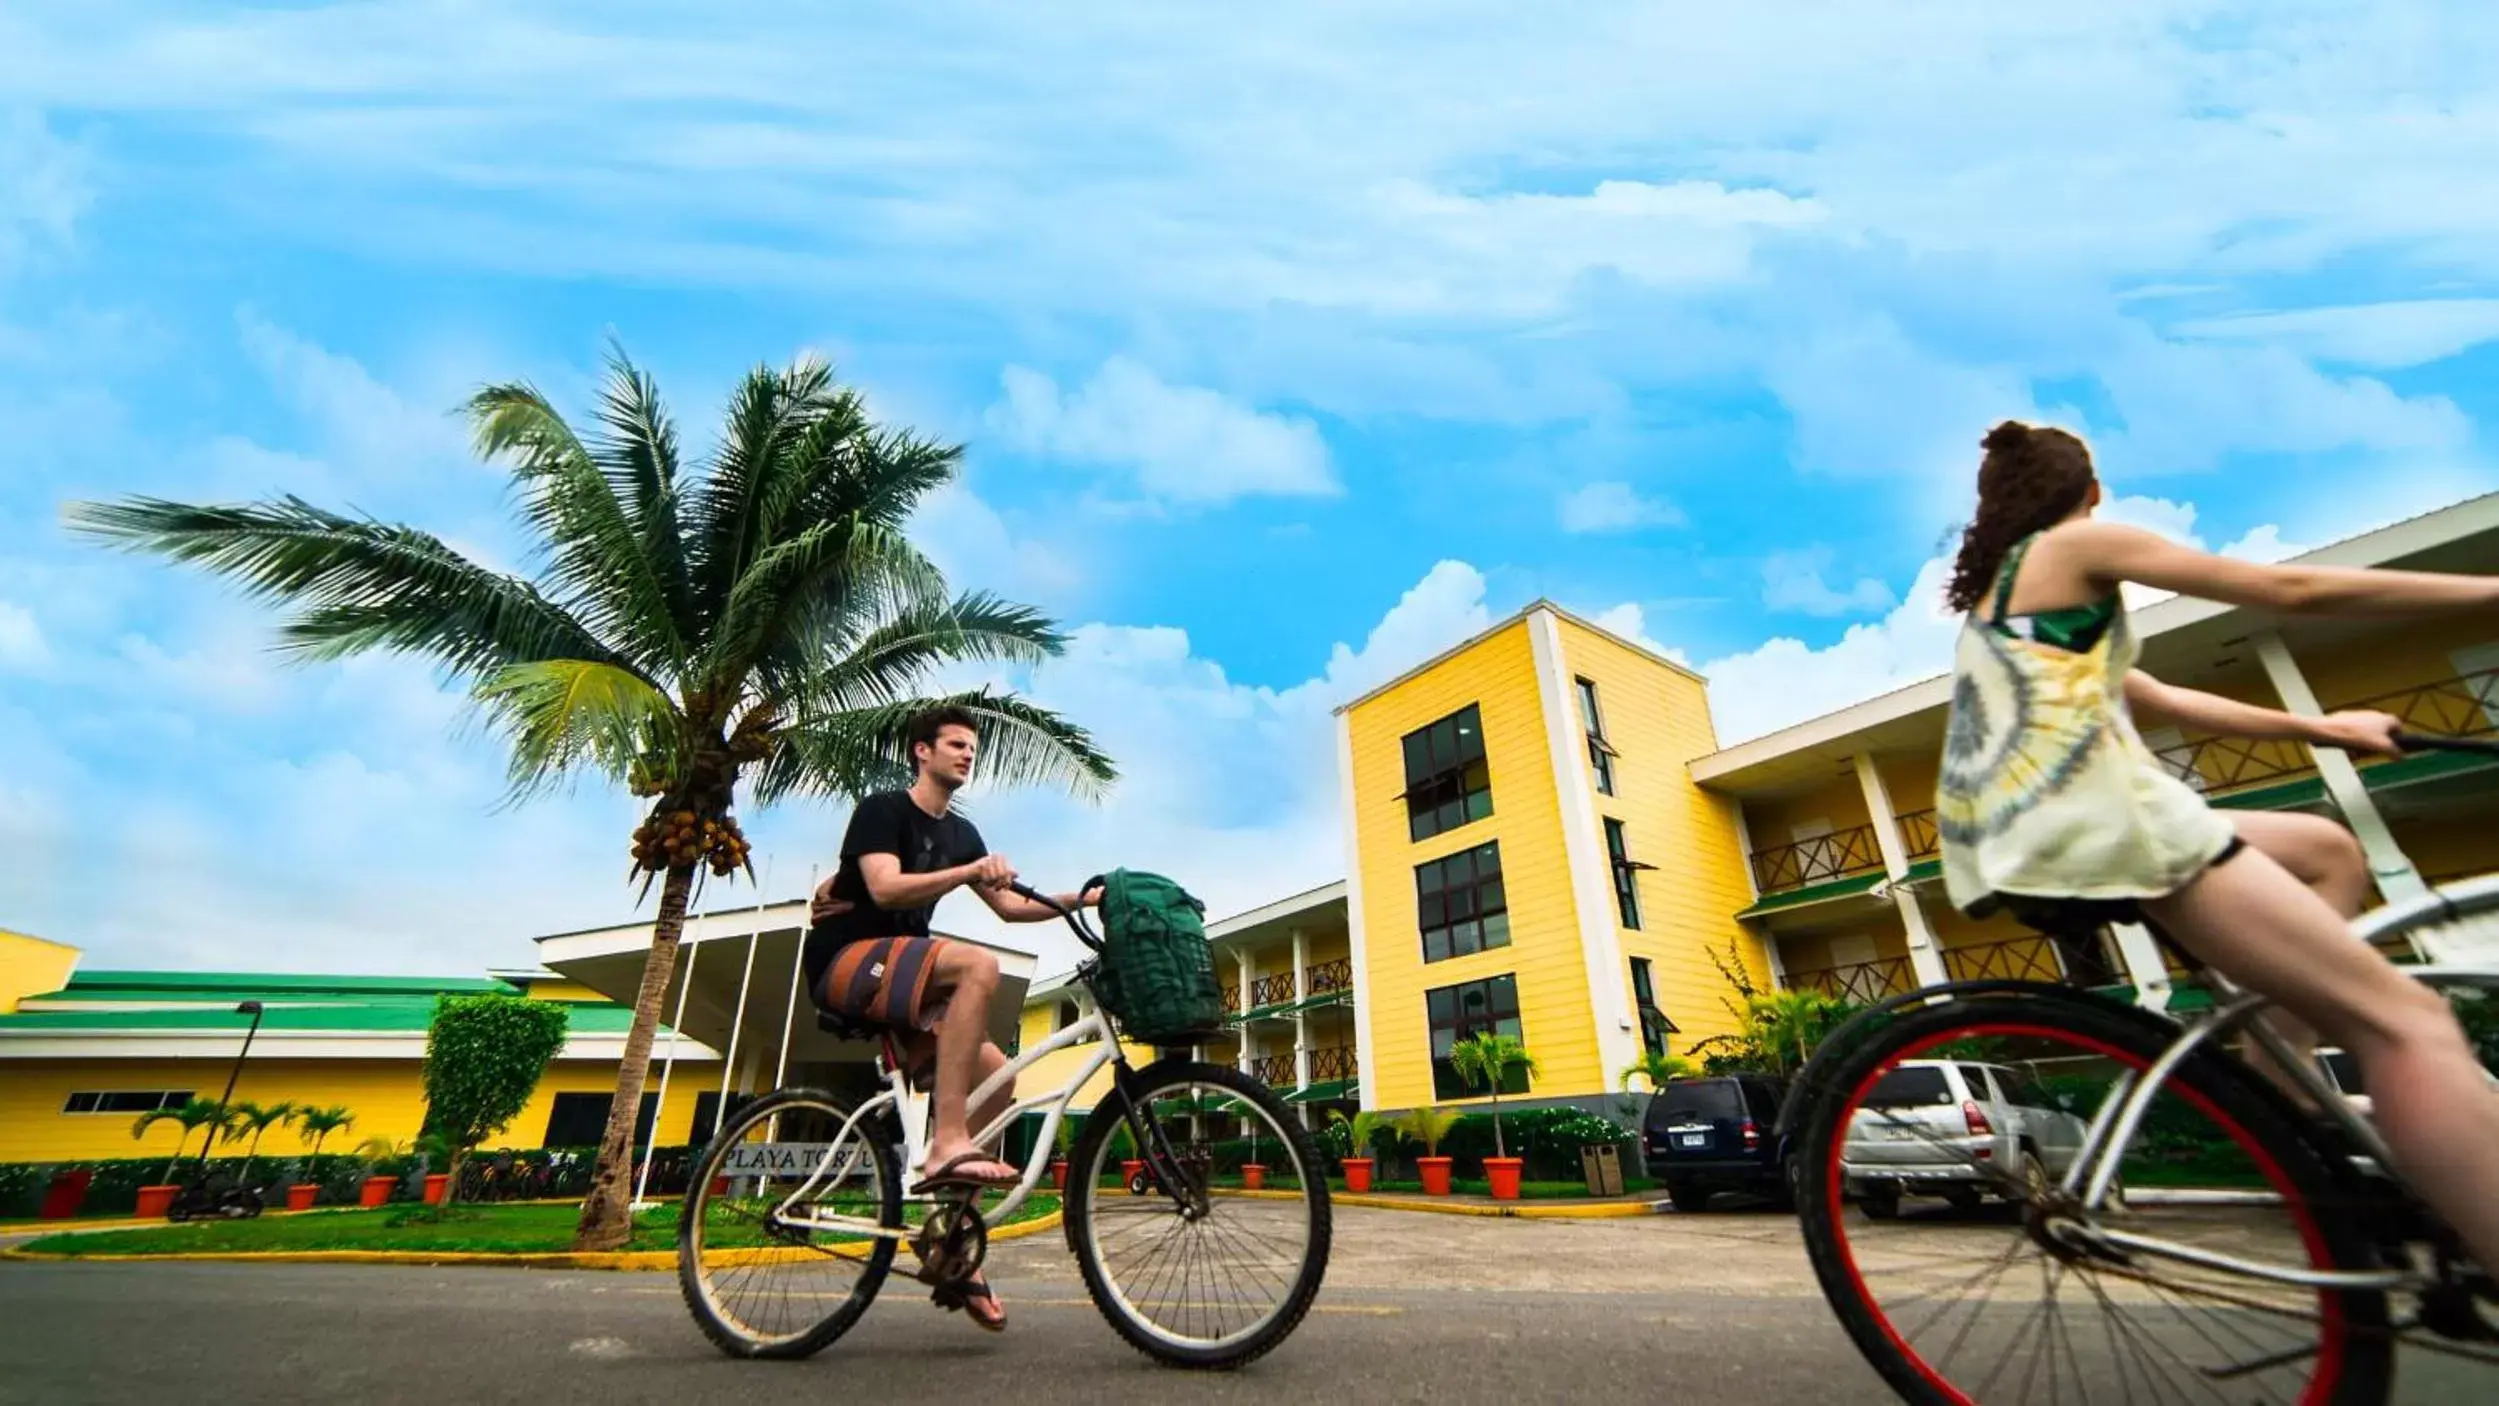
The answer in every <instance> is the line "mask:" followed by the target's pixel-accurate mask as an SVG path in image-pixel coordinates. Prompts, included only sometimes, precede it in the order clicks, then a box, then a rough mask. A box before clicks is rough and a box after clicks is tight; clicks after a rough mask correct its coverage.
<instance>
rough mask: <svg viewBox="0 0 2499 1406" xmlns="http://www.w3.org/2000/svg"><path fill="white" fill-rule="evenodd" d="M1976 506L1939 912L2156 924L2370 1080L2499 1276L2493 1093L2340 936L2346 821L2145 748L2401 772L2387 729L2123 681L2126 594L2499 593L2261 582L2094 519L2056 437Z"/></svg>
mask: <svg viewBox="0 0 2499 1406" xmlns="http://www.w3.org/2000/svg"><path fill="white" fill-rule="evenodd" d="M1983 443H1984V446H1985V449H1986V456H1985V458H1984V460H1983V461H1982V462H1981V464H1980V466H1979V472H1978V509H1977V511H1976V513H1975V514H1974V515H1973V517H1972V519H1971V522H1970V525H1969V528H1968V529H1967V531H1966V532H1965V533H1964V534H1963V537H1962V543H1961V552H1960V557H1959V560H1958V561H1957V562H1956V564H1955V566H1954V571H1953V579H1952V583H1951V586H1950V588H1949V591H1948V594H1947V598H1948V599H1949V601H1950V602H1951V604H1952V606H1953V608H1954V609H1956V610H1960V611H1965V612H1967V613H1968V616H1969V620H1968V624H1967V625H1966V626H1965V627H1964V628H1963V630H1962V633H1961V638H1960V642H1959V645H1958V646H1957V650H1956V654H1955V659H1954V670H1953V672H1954V679H1953V696H1952V709H1951V722H1950V725H1949V727H1948V730H1947V734H1946V738H1945V744H1944V760H1943V768H1942V772H1941V776H1940V777H1939V779H1938V781H1937V786H1936V819H1937V830H1938V833H1939V835H1940V837H1941V840H1942V850H1943V868H1944V881H1945V888H1946V891H1947V892H1948V893H1949V895H1950V897H1951V900H1952V902H1953V905H1954V906H1955V907H1957V908H1960V909H1961V910H1963V911H1964V912H1967V913H1969V914H1971V915H1972V916H1974V917H1977V916H1984V915H1986V914H1988V913H1991V912H1994V911H1997V910H1999V909H2004V910H2008V911H2010V912H2012V913H2013V914H2014V915H2015V916H2017V917H2020V918H2022V919H2024V920H2025V921H2027V922H2029V923H2031V924H2032V925H2033V926H2038V927H2042V928H2046V929H2049V930H2051V931H2057V930H2070V929H2071V928H2073V927H2074V926H2076V925H2077V924H2078V923H2079V924H2088V925H2093V926H2096V925H2098V924H2102V923H2109V922H2128V921H2136V920H2139V919H2148V920H2150V921H2151V922H2152V923H2154V924H2156V925H2158V926H2159V927H2160V928H2161V929H2162V930H2163V931H2164V932H2166V933H2167V934H2168V935H2169V936H2170V937H2171V938H2173V939H2174V940H2176V941H2177V942H2178V943H2179V944H2180V945H2181V946H2183V947H2185V948H2186V949H2187V950H2188V951H2189V952H2191V953H2193V954H2194V955H2195V956H2196V957H2198V958H2200V959H2202V960H2203V961H2206V962H2208V963H2210V964H2211V965H2212V966H2213V967H2214V968H2216V969H2217V970H2219V971H2220V972H2222V973H2223V974H2224V975H2226V976H2228V977H2229V978H2230V979H2231V980H2233V981H2235V982H2238V983H2239V984H2241V985H2243V986H2246V987H2248V988H2250V989H2251V990H2255V991H2259V992H2262V993H2264V994H2265V995H2267V996H2270V997H2272V998H2273V999H2274V1000H2275V1001H2276V1002H2278V1003H2279V1005H2280V1006H2281V1007H2282V1008H2283V1009H2285V1010H2287V1011H2289V1012H2290V1013H2291V1014H2292V1015H2294V1016H2296V1017H2298V1018H2299V1019H2300V1020H2302V1021H2304V1022H2306V1023H2307V1024H2308V1025H2310V1026H2311V1027H2313V1028H2314V1029H2315V1030H2316V1031H2317V1032H2319V1033H2321V1034H2322V1035H2323V1036H2324V1037H2325V1038H2326V1039H2328V1040H2330V1041H2332V1042H2333V1043H2335V1044H2338V1045H2340V1046H2342V1047H2343V1048H2344V1049H2345V1050H2348V1051H2350V1052H2351V1053H2352V1054H2353V1055H2354V1056H2355V1057H2357V1058H2358V1059H2359V1061H2360V1064H2361V1066H2362V1069H2363V1071H2364V1073H2365V1076H2366V1079H2367V1084H2368V1088H2369V1090H2370V1092H2371V1094H2372V1095H2373V1096H2374V1101H2375V1109H2374V1119H2375V1122H2376V1124H2377V1127H2378V1129H2379V1131H2380V1132H2381V1133H2382V1134H2383V1135H2384V1137H2385V1139H2386V1142H2387V1144H2388V1145H2389V1146H2390V1147H2391V1148H2392V1149H2393V1150H2394V1153H2395V1155H2396V1159H2397V1161H2398V1162H2399V1163H2400V1164H2401V1170H2402V1172H2403V1174H2404V1176H2405V1178H2406V1179H2407V1180H2408V1181H2410V1182H2411V1184H2412V1185H2413V1186H2414V1187H2415V1188H2416V1189H2418V1190H2419V1191H2420V1192H2421V1194H2422V1195H2423V1196H2425V1197H2426V1198H2427V1199H2428V1200H2429V1201H2430V1202H2431V1203H2432V1205H2433V1206H2435V1207H2436V1208H2437V1209H2438V1210H2439V1211H2440V1212H2441V1213H2442V1214H2444V1215H2445V1216H2446V1217H2447V1219H2448V1221H2449V1223H2450V1224H2452V1225H2453V1226H2454V1227H2455V1228H2456V1230H2457V1232H2458V1233H2459V1234H2461V1235H2462V1236H2463V1238H2464V1240H2465V1242H2466V1243H2467V1244H2468V1245H2469V1246H2470V1247H2471V1248H2472V1250H2473V1252H2474V1254H2475V1256H2476V1257H2477V1258H2478V1259H2479V1260H2480V1261H2481V1263H2482V1264H2483V1265H2484V1266H2485V1267H2486V1268H2499V1094H2494V1093H2493V1092H2492V1090H2491V1088H2490V1084H2489V1081H2488V1078H2487V1076H2486V1075H2485V1074H2484V1072H2483V1070H2482V1067H2481V1064H2480V1063H2479V1061H2478V1059H2477V1058H2476V1056H2475V1054H2474V1051H2473V1048H2472V1046H2471V1045H2469V1044H2468V1043H2467V1042H2466V1040H2465V1038H2464V1033H2463V1031H2462V1029H2461V1028H2460V1027H2459V1026H2458V1025H2457V1023H2456V1020H2455V1017H2454V1015H2453V1013H2452V1012H2451V1011H2450V1010H2449V1009H2448V1006H2447V1003H2446V1001H2445V999H2444V998H2442V997H2441V996H2439V995H2438V994H2437V993H2436V992H2434V991H2432V990H2430V989H2429V988H2428V987H2426V986H2423V985H2422V984H2421V983H2419V982H2416V981H2414V980H2412V979H2411V978H2409V977H2407V976H2405V975H2404V974H2403V972H2402V971H2401V970H2400V969H2398V968H2397V967H2395V966H2394V965H2393V964H2391V963H2390V962H2388V961H2387V960H2386V959H2385V958H2384V957H2383V956H2381V955H2380V954H2379V953H2378V952H2377V951H2376V950H2375V949H2373V948H2371V947H2370V946H2368V945H2367V944H2366V943H2362V942H2358V941H2355V940H2354V939H2353V937H2352V935H2351V932H2350V930H2349V927H2348V922H2349V920H2350V919H2351V918H2352V917H2353V916H2354V915H2355V914H2357V913H2358V912H2359V911H2360V908H2361V906H2362V904H2363V902H2364V901H2365V899H2366V897H2367V893H2368V888H2369V874H2368V868H2367V865H2366V862H2365V860H2364V858H2363V856H2362V854H2361V851H2360V847H2359V846H2358V844H2357V843H2356V842H2355V841H2354V840H2353V839H2352V837H2351V835H2350V834H2349V833H2348V832H2347V831H2345V830H2343V829H2342V828H2341V827H2340V826H2338V825H2335V824H2334V823H2333V822H2331V821H2327V820H2323V819H2319V818H2317V817H2314V816H2307V815H2279V814H2260V813H2242V814H2230V815H2224V814H2222V813H2220V812H2217V811H2214V810H2212V809H2211V808H2209V807H2208V806H2207V805H2206V804H2205V803H2204V800H2203V798H2202V797H2201V796H2200V795H2198V794H2197V793H2196V792H2195V791H2194V790H2193V789H2192V788H2191V787H2189V786H2188V785H2187V784H2186V783H2185V782H2183V781H2181V780H2180V779H2178V778H2177V777H2175V776H2173V775H2172V774H2171V773H2170V772H2169V771H2168V770H2167V769H2165V768H2164V767H2163V766H2162V765H2161V763H2160V762H2159V760H2158V759H2157V758H2155V757H2154V756H2153V754H2152V752H2151V751H2150V749H2149V748H2147V747H2146V746H2145V745H2144V743H2143V740H2142V738H2141V737H2140V736H2139V735H2138V734H2137V732H2136V729H2135V725H2134V721H2133V719H2134V716H2135V715H2136V714H2137V713H2148V714H2153V715H2157V716H2159V717H2162V718H2165V719H2168V720H2170V721H2173V722H2176V723H2180V724H2183V725H2185V726H2188V727H2192V728H2195V729H2197V730H2199V731H2202V732H2207V733H2212V734H2217V735H2223V736H2234V737H2249V738H2269V739H2286V740H2295V741H2301V742H2307V743H2311V744H2313V745H2316V746H2323V747H2336V748H2341V749H2343V750H2345V751H2352V752H2366V753H2392V752H2394V751H2396V750H2397V745H2396V742H2395V737H2394V734H2395V731H2396V728H2397V720H2396V719H2395V718H2393V717H2391V716H2388V715H2386V714H2384V713H2372V712H2349V713H2336V714H2332V715H2329V716H2325V717H2311V716H2303V715H2298V714H2293V713H2287V712H2281V711H2277V710H2274V709H2270V708H2260V707H2255V706H2252V705H2250V704H2245V703H2239V702H2236V701H2233V700H2231V699H2227V698H2220V697H2216V696H2214V695H2212V694H2208V693H2200V692H2197V691H2195V690H2193V689H2186V688H2180V687H2177V686H2175V685H2172V684H2165V683H2162V682H2161V681H2159V680H2158V679H2155V678H2153V677H2151V676H2150V675H2148V674H2145V673H2143V672H2141V671H2139V670H2137V669H2135V668H2134V663H2135V659H2136V656H2137V653H2138V644H2137V641H2136V639H2135V637H2134V635H2133V633H2132V631H2131V630H2130V628H2129V627H2128V624H2127V618H2126V609H2125V605H2124V603H2123V601H2122V599H2121V597H2120V594H2119V588H2120V587H2121V586H2122V585H2123V584H2124V583H2126V582H2130V581H2132V582H2139V583H2141V584H2143V585H2146V586H2152V587H2157V588H2160V589H2163V590H2168V591H2174V592H2177V593H2178V594H2181V595H2189V596H2199V597H2203V598H2205V599H2208V600H2215V601H2221V602H2225V603H2227V604H2231V605H2240V606H2248V607H2253V608H2256V609H2261V610H2269V611H2274V612H2277V613H2281V614H2286V615H2288V614H2299V615H2345V616H2375V617H2390V616H2404V615H2425V614H2434V613H2467V612H2472V611H2488V610H2493V609H2499V579H2492V578H2486V577H2477V576H2449V575H2436V574H2430V573H2424V572H2405V571H2376V570H2361V569H2355V568H2345V567H2329V566H2301V565H2280V566H2266V565H2259V564H2256V563H2253V562H2245V561H2239V560H2235V559H2232V558H2228V557H2220V556H2213V555H2209V554H2207V553H2204V552H2199V551H2194V550H2192V549H2189V548H2186V547H2181V546H2179V545H2177V544H2175V543H2172V542H2169V541H2167V540H2165V539H2163V538H2160V537H2157V536H2154V535H2153V534H2151V533H2148V532H2143V531H2139V530H2137V529H2134V528H2130V527H2124V526H2120V525H2118V524H2115V523H2106V522H2098V521H2095V520H2093V518H2092V510H2093V509H2094V508H2096V507H2097V506H2098V505H2099V503H2100V484H2099V480H2098V478H2097V477H2096V476H2095V474H2094V473H2093V471H2092V466H2091V453H2090V450H2089V449H2087V448H2086V447H2085V446H2084V444H2083V442H2082V441H2081V440H2080V439H2079V438H2077V437H2076V436H2074V435H2071V434H2068V433H2067V432H2065V431H2063V430H2059V429H2051V428H2040V427H2032V426H2028V425H2023V424H2019V423H2016V422H2013V421H2006V422H2005V423H2003V424H2001V425H1998V426H1997V427H1996V428H1995V429H1993V430H1991V431H1989V432H1988V434H1987V436H1986V438H1985V440H1984V441H1983Z"/></svg>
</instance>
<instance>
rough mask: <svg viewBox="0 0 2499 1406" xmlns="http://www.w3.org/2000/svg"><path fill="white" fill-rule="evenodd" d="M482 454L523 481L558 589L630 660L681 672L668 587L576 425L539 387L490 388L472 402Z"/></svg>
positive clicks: (528, 513)
mask: <svg viewBox="0 0 2499 1406" xmlns="http://www.w3.org/2000/svg"><path fill="white" fill-rule="evenodd" d="M468 414H469V419H470V423H471V426H472V428H473V430H474V434H475V439H476V445H477V452H478V454H479V455H480V456H481V457H483V458H487V459H503V460H505V461H507V462H508V463H509V464H510V465H511V468H512V472H513V475H514V477H516V478H517V479H518V480H519V481H520V488H521V496H522V499H523V508H524V514H523V515H524V516H525V517H526V518H527V519H528V521H529V523H530V525H531V527H533V528H534V529H536V531H537V532H538V534H539V536H540V538H541V539H542V540H543V541H544V543H545V544H546V547H547V550H548V552H549V554H550V558H551V559H550V562H549V570H550V572H551V573H552V578H553V580H554V582H555V583H556V585H557V586H559V587H560V588H561V589H563V590H565V591H567V592H571V593H573V594H574V595H576V596H577V597H579V598H580V603H581V608H583V609H585V610H586V611H587V612H588V613H590V614H591V615H592V616H593V617H594V623H595V624H597V625H599V626H600V627H602V630H603V633H605V634H606V635H607V636H608V637H609V638H610V639H612V640H613V641H614V642H615V644H616V645H617V647H618V648H619V649H620V650H622V651H623V652H624V653H625V654H626V656H627V657H628V658H630V659H632V660H633V661H634V663H635V664H636V665H638V666H640V667H641V668H643V669H644V670H645V671H646V672H649V673H653V674H663V675H664V674H674V673H678V672H681V671H682V670H683V668H684V666H685V662H686V655H687V648H686V644H685V640H684V638H683V637H682V636H681V635H680V634H679V633H678V630H677V620H676V615H675V612H674V610H673V609H672V608H671V602H670V597H669V591H668V587H667V585H666V583H665V582H663V581H662V579H661V577H660V575H659V572H658V570H657V568H656V567H655V566H654V565H653V563H652V561H651V560H650V557H649V555H648V554H647V553H646V552H645V551H644V550H643V543H642V538H641V536H640V534H639V533H638V532H637V530H636V527H635V523H634V520H633V518H632V517H631V516H630V515H629V514H628V513H627V512H626V509H625V505H624V503H623V502H622V501H621V500H619V499H618V497H617V496H616V488H615V485H614V484H612V483H611V482H610V481H609V479H608V476H607V474H606V472H605V471H604V470H603V469H601V467H600V465H599V461H598V459H597V457H596V456H595V455H593V454H592V453H591V451H590V450H589V449H588V448H587V447H586V446H584V445H583V444H582V442H581V439H580V437H579V436H577V435H575V434H574V433H573V428H572V426H570V425H568V424H566V423H565V422H564V417H563V416H562V415H559V414H557V413H556V410H555V407H554V406H552V405H550V404H548V403H547V399H546V397H545V396H543V395H540V394H539V393H538V391H537V390H536V389H535V388H534V387H531V386H527V385H520V384H513V385H501V386H488V387H487V388H485V389H484V390H481V391H479V392H478V393H477V394H476V395H474V396H472V397H470V398H469V402H468Z"/></svg>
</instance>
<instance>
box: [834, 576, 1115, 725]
mask: <svg viewBox="0 0 2499 1406" xmlns="http://www.w3.org/2000/svg"><path fill="white" fill-rule="evenodd" d="M1066 644H1067V637H1066V636H1065V635H1063V634H1061V633H1059V631H1058V628H1057V626H1056V625H1055V624H1053V623H1052V622H1051V620H1050V618H1049V617H1048V616H1046V615H1043V614H1042V613H1041V612H1040V611H1038V610H1035V609H1033V608H1032V607H1031V606H1026V605H1016V604H1013V603H1011V602H1008V601H1005V600H1001V599H1000V598H998V597H997V596H994V595H991V594H989V593H988V592H985V591H973V592H969V593H967V594H965V595H962V596H958V597H956V598H955V599H953V600H951V601H932V600H921V601H913V602H910V603H909V604H907V605H906V606H905V607H904V608H903V609H902V611H901V612H900V613H898V614H896V615H894V616H893V617H892V618H890V619H888V620H887V621H885V623H883V624H882V625H879V626H877V627H876V628H874V629H872V630H870V631H868V632H866V633H865V634H863V635H861V636H859V637H858V638H856V639H854V640H852V641H850V642H849V643H848V644H847V645H846V647H844V648H843V649H842V651H841V652H840V654H839V655H838V657H836V658H835V659H834V661H833V663H832V664H831V666H830V667H827V668H825V669H823V670H821V671H819V672H818V673H817V674H816V675H815V676H813V677H812V678H810V679H808V680H807V682H806V685H805V689H806V693H807V695H808V697H809V698H810V699H812V700H815V701H818V702H821V703H823V704H825V705H828V706H831V707H837V708H851V707H862V706H868V705H873V704H878V703H888V702H891V701H893V700H894V699H896V698H900V697H903V696H905V695H906V694H907V693H909V692H911V691H914V690H916V689H917V688H918V687H919V686H920V683H921V681H922V680H923V679H925V678H926V677H927V676H928V673H929V671H931V670H933V669H936V668H938V667H940V666H942V665H946V664H963V663H1000V664H1038V663H1041V662H1042V661H1043V660H1045V659H1048V658H1050V657H1051V656H1052V655H1055V654H1057V653H1058V652H1059V651H1060V650H1061V649H1063V648H1065V647H1066Z"/></svg>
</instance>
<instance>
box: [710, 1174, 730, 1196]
mask: <svg viewBox="0 0 2499 1406" xmlns="http://www.w3.org/2000/svg"><path fill="white" fill-rule="evenodd" d="M711 1194H712V1195H714V1196H726V1195H728V1194H729V1179H728V1178H727V1177H713V1178H712V1190H711Z"/></svg>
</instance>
